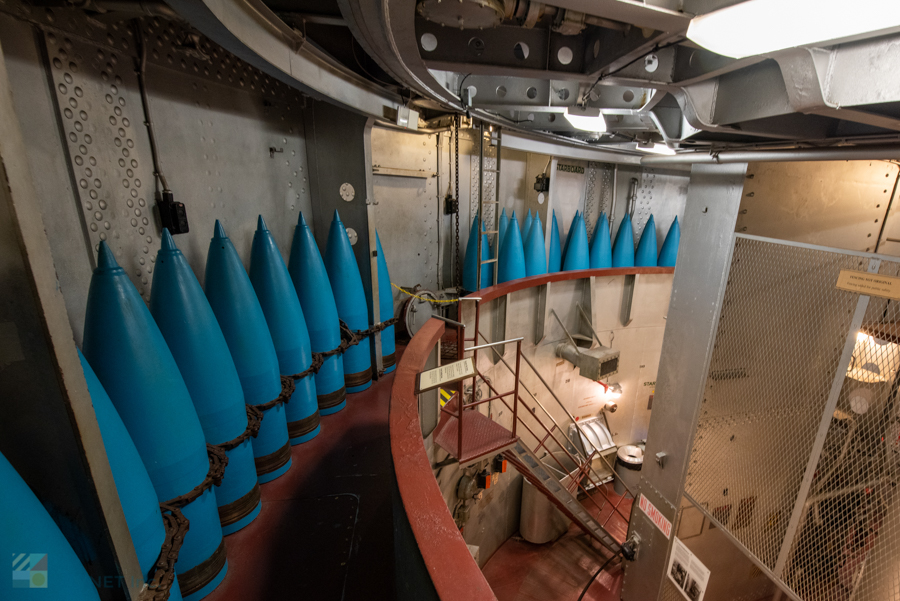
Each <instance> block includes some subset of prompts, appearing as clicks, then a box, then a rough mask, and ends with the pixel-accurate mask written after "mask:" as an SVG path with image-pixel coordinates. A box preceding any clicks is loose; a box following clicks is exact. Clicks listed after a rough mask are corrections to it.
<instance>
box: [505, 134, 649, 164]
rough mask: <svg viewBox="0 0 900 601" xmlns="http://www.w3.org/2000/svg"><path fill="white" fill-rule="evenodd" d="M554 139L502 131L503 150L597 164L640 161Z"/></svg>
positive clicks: (631, 155) (635, 156)
mask: <svg viewBox="0 0 900 601" xmlns="http://www.w3.org/2000/svg"><path fill="white" fill-rule="evenodd" d="M555 138H556V140H553V139H552V138H551V137H550V136H549V135H539V134H537V135H536V134H529V133H526V132H514V131H510V130H508V129H506V130H504V131H503V148H504V149H506V148H511V149H513V150H521V151H522V152H534V153H537V154H545V155H547V156H557V157H565V158H570V159H582V160H585V161H596V162H599V163H618V164H629V165H637V164H638V163H640V161H641V157H640V155H639V154H638V153H625V152H622V151H617V150H615V149H612V148H602V147H600V148H597V147H592V146H589V145H588V144H584V143H580V144H578V143H577V142H576V141H574V140H569V139H566V138H563V137H562V136H556V137H555Z"/></svg>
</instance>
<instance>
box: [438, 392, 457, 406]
mask: <svg viewBox="0 0 900 601" xmlns="http://www.w3.org/2000/svg"><path fill="white" fill-rule="evenodd" d="M438 390H440V392H441V407H443V406H444V405H446V404H447V403H449V402H450V399H452V398H453V391H452V390H444V389H443V388H439V389H438Z"/></svg>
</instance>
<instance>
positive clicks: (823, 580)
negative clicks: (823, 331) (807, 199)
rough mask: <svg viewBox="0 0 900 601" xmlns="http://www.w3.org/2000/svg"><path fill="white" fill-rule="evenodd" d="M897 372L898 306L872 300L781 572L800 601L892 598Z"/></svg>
mask: <svg viewBox="0 0 900 601" xmlns="http://www.w3.org/2000/svg"><path fill="white" fill-rule="evenodd" d="M879 273H880V274H883V275H890V276H897V275H898V265H897V264H896V263H888V262H885V263H882V265H881V266H880V269H879ZM898 368H900V303H898V302H896V301H890V300H887V299H884V298H877V297H872V298H871V299H870V300H869V305H868V308H867V310H866V314H865V318H864V320H863V323H862V326H861V327H860V328H859V332H858V333H857V334H856V343H855V346H854V352H853V356H852V358H851V362H850V365H849V366H848V368H847V370H846V378H845V379H844V381H843V383H842V385H841V390H840V396H839V397H838V402H837V406H836V408H835V409H834V412H833V415H832V417H831V421H830V424H829V426H828V432H827V435H826V438H825V446H824V449H823V452H822V455H821V457H820V458H819V461H818V463H817V465H816V471H815V475H814V478H813V480H812V484H811V486H810V491H809V495H808V496H807V497H806V499H805V501H804V503H803V506H802V513H801V516H800V523H799V528H798V531H797V536H796V537H795V538H794V541H793V546H792V549H791V554H790V557H789V560H788V563H787V564H786V567H785V572H784V575H783V580H784V581H785V582H787V583H788V584H789V585H790V586H791V588H792V589H793V590H794V591H796V592H797V593H798V594H799V595H800V596H801V597H802V598H803V599H807V600H823V601H824V600H829V601H830V600H835V601H838V600H850V599H853V600H854V601H856V600H858V601H876V600H877V601H885V600H892V599H900V504H898V501H900V499H898V498H897V495H896V494H895V492H894V488H895V484H896V482H897V460H898V451H900V445H898V442H900V441H898V435H900V423H898V413H897V403H896V393H897V372H898Z"/></svg>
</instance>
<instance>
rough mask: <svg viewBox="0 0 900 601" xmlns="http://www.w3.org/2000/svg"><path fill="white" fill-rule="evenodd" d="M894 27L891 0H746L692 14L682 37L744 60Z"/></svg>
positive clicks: (898, 8) (899, 13) (899, 20)
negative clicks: (696, 15)
mask: <svg viewBox="0 0 900 601" xmlns="http://www.w3.org/2000/svg"><path fill="white" fill-rule="evenodd" d="M897 31H900V2H896V1H895V0H854V2H852V3H851V4H847V2H846V1H845V0H747V1H746V2H742V3H740V4H735V5H734V6H728V7H726V8H722V9H719V10H717V11H713V12H711V13H708V14H705V15H700V16H698V17H694V18H693V19H691V24H690V26H689V27H688V30H687V37H688V39H690V40H691V41H692V42H695V43H697V44H699V45H700V46H703V47H704V48H706V49H707V50H711V51H713V52H715V53H716V54H721V55H723V56H730V57H732V58H745V57H748V56H755V55H758V54H767V53H769V52H776V51H778V50H784V49H786V48H794V47H797V46H809V45H818V46H822V45H828V44H834V43H837V42H848V41H853V40H856V39H862V38H866V37H873V36H876V35H884V34H888V33H894V32H897Z"/></svg>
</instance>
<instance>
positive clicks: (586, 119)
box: [566, 106, 606, 133]
mask: <svg viewBox="0 0 900 601" xmlns="http://www.w3.org/2000/svg"><path fill="white" fill-rule="evenodd" d="M566 120H568V122H569V123H570V124H571V125H572V127H574V128H575V129H581V130H584V131H593V132H597V133H603V132H605V131H606V119H604V118H603V115H601V114H600V109H589V108H581V107H577V106H569V107H566Z"/></svg>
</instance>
